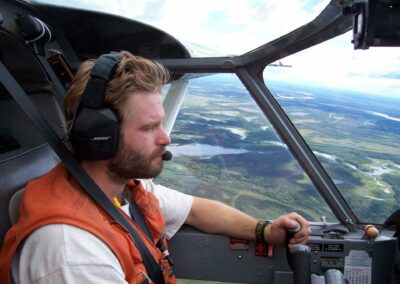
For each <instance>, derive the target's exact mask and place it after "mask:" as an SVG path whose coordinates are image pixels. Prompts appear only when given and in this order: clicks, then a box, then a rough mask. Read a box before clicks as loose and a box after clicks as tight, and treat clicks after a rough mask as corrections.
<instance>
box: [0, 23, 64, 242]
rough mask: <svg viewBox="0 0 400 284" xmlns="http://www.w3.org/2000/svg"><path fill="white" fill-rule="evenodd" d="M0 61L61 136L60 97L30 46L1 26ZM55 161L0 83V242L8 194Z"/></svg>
mask: <svg viewBox="0 0 400 284" xmlns="http://www.w3.org/2000/svg"><path fill="white" fill-rule="evenodd" d="M0 61H1V62H2V63H3V64H4V66H5V67H6V68H7V69H8V71H9V72H10V73H11V74H12V75H13V76H14V78H15V80H16V81H17V82H18V83H19V85H20V86H21V87H22V89H23V90H24V91H25V92H26V94H28V96H29V98H30V99H31V100H32V102H33V104H34V105H35V106H36V108H37V109H38V110H39V112H40V114H41V115H42V116H43V117H44V118H45V119H46V121H47V122H48V123H49V124H50V126H51V127H52V128H53V129H54V131H55V132H56V133H57V135H58V137H59V138H60V139H62V138H63V137H64V136H65V132H66V131H65V127H64V125H65V122H64V116H63V112H62V107H61V105H62V100H61V98H60V97H59V96H57V95H56V94H55V92H54V90H53V86H52V84H51V82H50V80H49V79H48V77H47V75H46V72H45V71H44V69H43V67H42V66H41V65H40V63H39V61H38V59H37V58H36V57H35V54H34V53H33V52H32V50H31V49H30V48H29V47H28V46H27V45H26V44H25V43H24V42H23V41H21V40H20V39H19V38H17V37H16V36H14V35H13V34H11V33H10V32H8V31H6V30H2V29H0ZM58 161H59V159H58V157H57V156H56V154H55V153H54V152H53V150H52V149H51V147H50V146H49V145H48V144H47V143H46V141H44V139H43V138H42V136H41V135H40V133H39V131H38V130H37V129H36V127H35V126H34V124H33V123H32V122H31V121H30V119H29V118H28V117H27V115H26V114H25V113H24V112H23V111H22V109H21V108H20V107H19V106H18V104H17V103H16V101H14V99H12V97H11V96H10V94H9V93H8V91H7V90H6V89H5V88H4V86H3V84H0V244H1V243H2V241H3V238H4V235H5V234H6V232H7V230H8V229H9V228H10V226H11V222H10V215H9V202H10V199H11V197H12V196H13V195H14V193H15V192H17V191H18V190H19V189H21V188H23V187H25V185H26V183H27V182H29V181H30V180H32V179H34V178H37V177H39V176H42V175H43V174H45V173H46V172H48V171H49V170H50V169H51V168H52V167H54V166H55V165H56V164H57V163H58Z"/></svg>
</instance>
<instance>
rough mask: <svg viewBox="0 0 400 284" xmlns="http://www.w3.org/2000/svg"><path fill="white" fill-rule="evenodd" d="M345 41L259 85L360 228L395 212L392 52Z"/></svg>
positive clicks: (396, 121)
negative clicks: (277, 105) (275, 103)
mask: <svg viewBox="0 0 400 284" xmlns="http://www.w3.org/2000/svg"><path fill="white" fill-rule="evenodd" d="M351 37H352V33H351V32H350V33H347V34H344V35H342V36H339V37H336V38H334V39H332V40H330V41H327V42H324V43H322V44H320V45H317V46H315V47H312V48H310V49H307V50H304V51H302V52H300V53H298V54H295V55H293V56H290V57H288V58H285V59H284V60H283V61H284V62H285V64H286V66H287V67H286V68H284V67H283V68H277V67H273V66H269V67H267V68H266V70H265V72H264V78H265V81H266V84H267V86H268V87H269V89H270V90H271V92H272V94H273V95H274V96H275V98H276V99H277V100H278V101H279V103H280V104H281V106H282V107H283V108H284V110H285V111H286V113H287V114H288V115H289V117H290V119H291V120H292V122H293V123H294V124H295V126H296V128H297V129H298V130H299V131H300V133H301V135H302V136H303V137H304V139H305V140H306V142H307V143H308V145H309V146H310V147H311V149H312V150H313V152H314V154H315V155H316V156H317V158H318V159H319V161H320V162H321V163H322V165H323V166H324V168H325V169H326V171H327V172H328V174H329V175H330V176H331V178H332V179H333V182H334V183H335V184H336V186H337V188H338V189H339V190H340V192H341V194H342V195H343V196H344V197H345V199H346V201H347V202H348V203H349V205H350V206H351V208H352V210H353V211H354V213H355V214H356V215H357V216H358V218H359V219H360V221H362V222H364V223H383V222H384V221H385V220H386V218H387V217H388V216H390V215H391V214H392V213H393V212H394V211H396V210H397V209H398V208H399V204H400V93H399V90H400V54H399V48H382V47H380V48H370V49H368V50H357V51H355V50H353V47H352V45H351V44H350V41H351Z"/></svg>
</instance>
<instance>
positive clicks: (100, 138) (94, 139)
mask: <svg viewBox="0 0 400 284" xmlns="http://www.w3.org/2000/svg"><path fill="white" fill-rule="evenodd" d="M109 139H111V136H97V137H93V138H92V139H91V140H92V141H104V140H109Z"/></svg>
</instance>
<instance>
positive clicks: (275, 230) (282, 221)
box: [264, 212, 311, 247]
mask: <svg viewBox="0 0 400 284" xmlns="http://www.w3.org/2000/svg"><path fill="white" fill-rule="evenodd" d="M296 222H297V223H299V224H300V228H301V229H300V231H299V232H297V233H296V234H295V235H294V236H293V237H292V238H291V239H290V240H289V247H290V246H293V245H296V244H305V243H306V242H307V240H308V237H309V236H310V233H311V230H310V224H309V223H308V222H307V221H306V219H304V218H303V217H301V216H300V215H299V214H297V213H295V212H293V213H290V214H287V215H282V216H280V217H279V218H278V219H276V220H275V221H274V222H272V223H271V224H270V225H268V226H267V227H266V228H265V230H264V239H265V240H266V241H267V242H269V243H272V244H274V245H276V246H279V247H284V246H285V239H286V228H288V229H295V228H296V226H297V224H296Z"/></svg>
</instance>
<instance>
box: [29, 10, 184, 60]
mask: <svg viewBox="0 0 400 284" xmlns="http://www.w3.org/2000/svg"><path fill="white" fill-rule="evenodd" d="M35 7H36V8H37V9H38V10H39V11H40V12H41V13H43V14H44V15H45V17H46V18H47V19H48V21H49V23H50V24H51V25H55V26H57V27H58V28H59V29H60V32H62V33H63V34H64V36H65V37H66V40H67V41H68V42H69V43H70V44H71V46H72V48H73V49H74V51H75V53H76V54H77V55H78V57H79V59H80V60H84V59H88V58H95V57H98V56H99V55H101V54H103V53H105V52H109V51H110V50H115V51H119V50H121V49H125V50H129V51H130V52H132V53H133V54H137V55H141V56H144V57H147V58H151V59H169V58H188V57H190V55H189V53H188V51H187V50H186V49H185V47H184V46H183V45H182V44H181V43H180V42H179V41H177V40H176V39H175V38H173V37H172V36H170V35H169V34H167V33H165V32H163V31H161V30H158V29H156V28H153V27H151V26H148V25H146V24H143V23H140V22H137V21H134V20H129V19H126V18H122V17H118V16H113V15H108V14H104V13H99V12H93V11H85V10H77V9H73V8H66V7H56V6H50V5H44V4H35Z"/></svg>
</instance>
